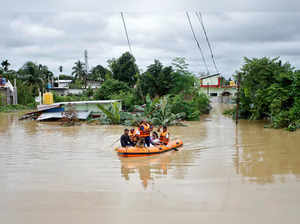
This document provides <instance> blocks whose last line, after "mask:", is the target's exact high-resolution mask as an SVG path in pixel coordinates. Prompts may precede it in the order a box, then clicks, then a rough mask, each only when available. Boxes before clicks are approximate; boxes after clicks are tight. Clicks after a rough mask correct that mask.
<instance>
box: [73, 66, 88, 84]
mask: <svg viewBox="0 0 300 224" xmlns="http://www.w3.org/2000/svg"><path fill="white" fill-rule="evenodd" d="M72 70H73V72H72V75H75V79H80V80H82V81H83V82H84V85H85V88H86V81H87V71H86V70H85V64H84V63H82V62H81V61H80V60H79V61H77V62H75V65H74V66H73V68H72Z"/></svg>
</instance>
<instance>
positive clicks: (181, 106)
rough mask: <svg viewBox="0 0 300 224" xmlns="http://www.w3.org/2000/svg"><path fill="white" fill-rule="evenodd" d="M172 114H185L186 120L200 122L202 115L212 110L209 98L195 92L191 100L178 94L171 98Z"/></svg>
mask: <svg viewBox="0 0 300 224" xmlns="http://www.w3.org/2000/svg"><path fill="white" fill-rule="evenodd" d="M171 104H172V112H173V113H180V112H184V113H185V117H184V119H186V120H190V121H193V120H199V118H200V115H202V114H205V113H208V112H209V110H210V106H209V99H208V97H207V96H206V95H205V94H203V93H199V92H195V93H194V94H193V95H192V97H191V99H185V96H184V94H178V95H175V96H173V97H172V98H171Z"/></svg>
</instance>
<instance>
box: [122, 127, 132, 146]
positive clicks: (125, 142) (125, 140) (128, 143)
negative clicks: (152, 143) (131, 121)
mask: <svg viewBox="0 0 300 224" xmlns="http://www.w3.org/2000/svg"><path fill="white" fill-rule="evenodd" d="M128 134H129V130H128V129H127V128H125V129H124V134H123V135H122V136H121V138H120V142H121V145H122V147H127V146H133V142H132V141H131V140H130V138H129V135H128Z"/></svg>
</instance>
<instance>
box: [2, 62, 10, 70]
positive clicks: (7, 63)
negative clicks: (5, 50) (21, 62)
mask: <svg viewBox="0 0 300 224" xmlns="http://www.w3.org/2000/svg"><path fill="white" fill-rule="evenodd" d="M1 66H2V67H3V70H4V71H5V72H7V71H8V67H9V66H10V63H9V62H8V60H4V61H2V62H1Z"/></svg>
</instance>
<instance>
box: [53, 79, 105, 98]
mask: <svg viewBox="0 0 300 224" xmlns="http://www.w3.org/2000/svg"><path fill="white" fill-rule="evenodd" d="M71 83H72V80H56V81H55V82H54V85H53V87H52V88H49V90H50V91H51V92H55V93H57V94H58V95H60V96H66V95H71V94H72V95H81V94H82V93H83V91H84V90H85V89H70V84H71ZM100 86H101V82H100V81H94V80H87V88H91V89H97V88H100Z"/></svg>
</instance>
